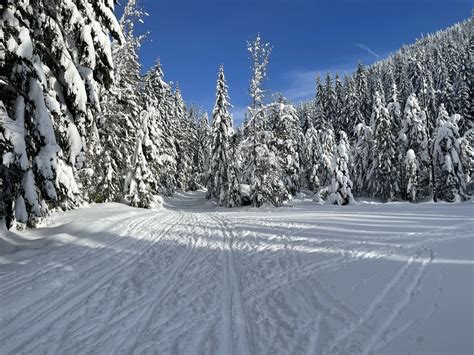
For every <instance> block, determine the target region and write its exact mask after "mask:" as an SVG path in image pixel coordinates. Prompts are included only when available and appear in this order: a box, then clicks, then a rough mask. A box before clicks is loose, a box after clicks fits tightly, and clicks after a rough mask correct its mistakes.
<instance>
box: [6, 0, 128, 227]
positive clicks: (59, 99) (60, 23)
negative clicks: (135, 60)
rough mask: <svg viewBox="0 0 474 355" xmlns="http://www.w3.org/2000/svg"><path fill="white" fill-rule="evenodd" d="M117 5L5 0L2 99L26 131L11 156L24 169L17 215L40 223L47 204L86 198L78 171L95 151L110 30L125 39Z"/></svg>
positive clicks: (108, 71) (107, 77) (109, 65)
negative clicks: (82, 192)
mask: <svg viewBox="0 0 474 355" xmlns="http://www.w3.org/2000/svg"><path fill="white" fill-rule="evenodd" d="M31 5H34V6H31ZM113 6H114V5H113V1H105V0H98V1H92V0H87V1H83V2H82V3H81V6H76V4H75V3H74V2H71V1H66V2H64V1H60V2H50V1H44V0H39V1H35V3H34V4H30V1H28V0H21V1H13V0H8V1H6V2H5V4H4V7H3V11H2V14H1V17H2V18H1V22H2V42H3V41H5V42H4V43H8V46H4V49H5V51H4V53H3V55H2V56H3V59H2V60H1V61H0V73H1V75H2V76H4V78H5V80H2V84H1V85H2V89H1V91H2V93H5V96H3V95H2V99H3V98H5V100H4V101H3V103H4V105H5V108H6V111H7V113H8V116H9V117H10V118H11V120H12V122H11V125H12V126H15V127H16V131H17V132H21V135H22V136H23V137H25V136H27V137H28V139H23V138H19V139H14V140H13V141H12V140H11V142H12V148H13V151H12V153H13V155H14V156H13V157H12V160H11V163H12V164H16V163H17V162H18V163H19V165H17V168H18V171H19V173H20V174H21V175H22V176H21V177H18V178H19V179H18V180H19V181H20V185H21V188H20V189H18V191H17V196H16V198H15V216H16V218H17V220H18V221H19V222H23V223H28V224H30V225H34V224H35V222H36V221H37V220H38V219H40V218H41V217H42V216H44V215H45V213H47V211H48V209H49V208H63V209H65V208H70V207H73V206H74V205H76V204H77V203H79V202H80V200H81V198H80V191H79V186H78V184H77V179H76V178H77V171H78V169H81V168H82V167H83V166H84V160H85V157H86V152H88V155H92V153H93V152H94V149H93V147H92V146H93V143H94V134H95V133H96V132H97V128H96V122H95V120H94V119H93V117H94V114H96V113H97V112H98V111H99V110H100V103H99V93H100V90H102V89H103V88H108V87H109V86H110V84H111V82H112V80H113V61H112V54H111V49H110V38H109V35H112V36H114V37H115V38H117V39H118V40H119V41H123V36H122V34H121V31H120V27H119V25H118V22H117V20H116V19H115V17H114V15H113V10H114V9H113ZM46 43H49V44H50V45H45V44H46ZM18 128H20V129H18ZM12 132H13V131H12V130H11V129H10V132H9V133H8V134H7V135H10V134H13V133H12ZM17 132H16V133H15V136H16V134H17ZM7 139H9V138H7ZM17 144H19V145H20V146H17ZM23 144H26V145H25V146H24V148H25V149H23V147H22V145H23ZM19 151H22V152H23V151H24V152H26V154H27V155H26V156H25V157H24V158H23V153H17V152H19ZM25 159H26V160H25ZM2 164H3V162H2Z"/></svg>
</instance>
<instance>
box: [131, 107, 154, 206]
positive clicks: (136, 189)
mask: <svg viewBox="0 0 474 355" xmlns="http://www.w3.org/2000/svg"><path fill="white" fill-rule="evenodd" d="M154 111H155V109H154V108H153V107H148V108H147V111H142V112H141V114H140V126H139V129H138V132H137V136H136V137H137V138H136V142H135V150H134V152H133V155H132V158H131V164H130V168H129V170H128V173H127V176H126V178H125V182H124V191H123V193H124V196H125V199H126V200H127V201H128V202H129V203H130V205H131V206H135V207H145V208H148V207H151V204H152V201H153V196H154V195H155V194H156V193H157V187H158V182H157V180H156V178H155V176H156V172H155V171H154V170H153V166H152V164H150V162H149V158H147V156H146V154H145V153H146V150H147V148H148V146H149V144H150V142H149V141H150V132H149V129H150V126H149V122H148V121H149V119H150V117H153V116H155V112H154Z"/></svg>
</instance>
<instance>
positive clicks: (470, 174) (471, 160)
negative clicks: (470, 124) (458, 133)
mask: <svg viewBox="0 0 474 355" xmlns="http://www.w3.org/2000/svg"><path fill="white" fill-rule="evenodd" d="M459 146H460V150H461V154H460V160H461V164H462V166H463V168H464V179H465V185H466V192H467V194H468V195H472V194H473V193H474V128H471V129H470V130H468V131H467V132H466V133H464V135H463V136H462V137H461V138H460V139H459Z"/></svg>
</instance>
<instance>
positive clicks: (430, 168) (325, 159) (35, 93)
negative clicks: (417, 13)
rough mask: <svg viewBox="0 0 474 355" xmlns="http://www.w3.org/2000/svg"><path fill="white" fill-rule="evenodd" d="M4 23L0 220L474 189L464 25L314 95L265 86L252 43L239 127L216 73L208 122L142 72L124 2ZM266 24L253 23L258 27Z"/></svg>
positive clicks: (139, 38)
mask: <svg viewBox="0 0 474 355" xmlns="http://www.w3.org/2000/svg"><path fill="white" fill-rule="evenodd" d="M0 6H1V23H2V26H1V27H0V155H1V160H0V216H4V217H5V221H6V224H7V226H8V227H11V226H13V225H16V226H17V227H18V228H23V226H25V225H26V226H30V227H34V226H35V225H37V224H38V222H40V221H41V220H42V219H43V218H44V217H45V216H47V215H48V213H49V212H50V211H56V210H67V209H72V208H75V207H78V206H80V205H82V204H84V203H102V202H111V201H115V202H124V203H126V204H129V205H131V206H136V207H145V208H153V207H154V206H156V205H157V204H160V200H161V198H162V197H163V196H172V195H173V194H174V193H175V192H176V191H189V190H199V189H205V190H206V191H207V198H209V199H212V200H214V201H216V202H217V203H218V204H219V205H221V206H227V207H237V206H241V205H251V206H255V207H260V206H262V205H266V204H267V205H273V206H282V205H284V204H286V203H288V202H289V201H291V200H292V198H294V197H295V196H297V195H298V194H299V193H301V192H302V191H305V192H310V193H311V194H313V195H314V201H315V202H317V203H327V204H338V205H347V204H352V203H354V202H355V199H356V198H359V197H370V198H376V199H378V200H381V201H384V202H389V201H412V202H421V201H435V202H436V201H448V202H457V201H465V200H468V199H470V198H471V196H472V193H473V182H472V175H473V167H474V147H473V145H474V117H473V114H474V113H473V100H474V93H473V91H472V87H473V76H474V68H473V65H474V64H473V63H474V58H473V55H474V54H473V53H474V39H473V36H472V30H473V29H472V26H473V18H472V16H471V18H470V19H468V20H465V21H464V22H462V23H458V24H455V25H454V26H452V27H450V28H448V29H446V30H442V31H439V32H436V33H433V34H430V35H427V36H424V37H422V38H420V39H419V40H418V41H417V42H416V43H414V44H412V45H407V46H404V47H402V48H401V49H400V50H398V51H397V52H396V53H393V54H392V55H390V56H389V57H388V58H386V59H384V60H381V61H378V62H376V63H375V64H373V65H370V66H364V65H363V64H362V63H359V64H358V66H357V69H356V70H355V71H354V72H353V73H341V74H338V75H335V76H331V75H330V74H328V75H327V76H326V77H324V78H319V77H317V78H315V86H314V87H315V93H314V99H313V100H311V101H310V102H302V103H295V102H289V101H288V100H287V99H286V98H285V97H284V96H283V95H280V94H278V93H273V94H272V93H271V90H269V89H267V88H266V78H267V68H268V66H269V65H271V52H272V46H271V45H270V44H269V43H266V42H265V41H264V39H263V36H261V35H260V34H258V35H256V37H255V38H254V39H252V40H249V42H248V43H247V48H248V56H249V62H250V64H251V66H252V76H251V77H250V78H249V97H248V98H249V101H248V112H247V114H246V117H245V121H244V123H243V124H242V125H241V126H239V127H235V126H234V125H233V118H232V116H231V114H230V110H229V108H230V106H231V100H230V98H229V88H228V86H227V82H226V79H225V72H224V64H225V63H223V65H222V66H221V67H220V68H216V72H217V84H216V96H215V105H214V109H213V111H212V113H211V114H210V115H208V114H207V113H206V112H205V111H204V110H203V109H201V108H199V107H197V106H195V105H188V104H186V103H185V102H184V100H183V96H182V93H181V91H180V88H179V87H178V86H176V85H173V84H171V83H170V82H168V81H166V79H165V76H164V69H163V68H162V66H161V64H160V61H159V60H156V63H155V65H154V66H153V67H152V68H151V69H150V70H149V71H147V72H146V74H145V75H142V66H141V64H140V58H139V51H140V46H141V44H142V43H143V41H146V40H147V35H146V34H138V33H137V31H136V24H137V23H138V22H141V21H143V20H145V21H146V13H145V10H144V9H142V8H141V7H140V6H139V5H138V4H137V2H136V0H129V1H128V2H127V4H126V6H125V10H124V13H123V16H121V18H120V19H117V18H116V15H115V14H114V6H115V5H114V1H113V0H97V1H82V2H80V3H79V2H77V1H72V0H64V1H60V2H57V1H39V0H7V1H5V2H4V4H3V5H0ZM264 32H265V30H264V29H262V33H264Z"/></svg>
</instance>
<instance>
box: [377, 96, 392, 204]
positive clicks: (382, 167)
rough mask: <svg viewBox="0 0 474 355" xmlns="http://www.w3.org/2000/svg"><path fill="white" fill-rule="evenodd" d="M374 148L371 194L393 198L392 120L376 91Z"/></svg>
mask: <svg viewBox="0 0 474 355" xmlns="http://www.w3.org/2000/svg"><path fill="white" fill-rule="evenodd" d="M373 102H374V107H373V111H372V120H373V121H374V125H375V129H374V150H373V160H372V161H373V164H372V174H371V178H372V181H371V183H372V188H371V190H372V194H373V195H375V196H381V197H382V198H383V199H384V200H385V201H388V200H393V199H394V197H395V194H396V193H397V191H398V181H397V170H398V169H397V159H396V142H395V137H394V134H393V133H394V130H393V126H392V121H391V120H390V115H389V112H388V110H387V109H386V108H385V104H384V100H383V97H382V96H381V95H380V93H379V92H378V91H376V92H375V95H374V100H373Z"/></svg>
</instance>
